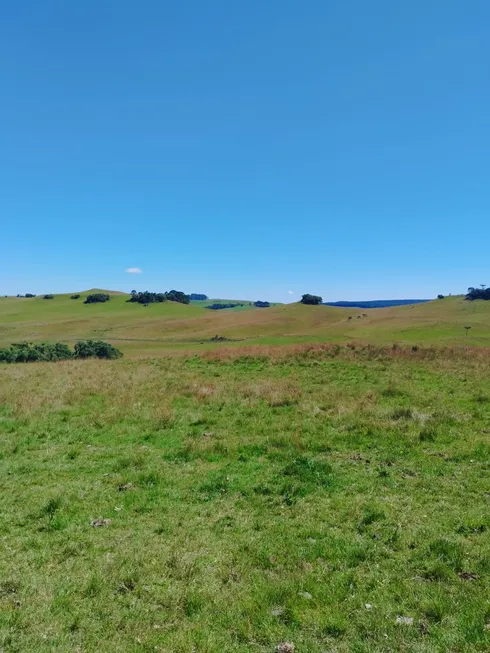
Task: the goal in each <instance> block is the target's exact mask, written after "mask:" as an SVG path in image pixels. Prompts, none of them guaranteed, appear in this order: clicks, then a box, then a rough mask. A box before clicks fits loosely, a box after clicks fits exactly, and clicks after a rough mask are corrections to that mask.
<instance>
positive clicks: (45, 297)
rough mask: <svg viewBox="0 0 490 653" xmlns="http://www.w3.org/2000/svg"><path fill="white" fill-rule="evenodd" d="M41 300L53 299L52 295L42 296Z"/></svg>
mask: <svg viewBox="0 0 490 653" xmlns="http://www.w3.org/2000/svg"><path fill="white" fill-rule="evenodd" d="M43 299H54V295H43Z"/></svg>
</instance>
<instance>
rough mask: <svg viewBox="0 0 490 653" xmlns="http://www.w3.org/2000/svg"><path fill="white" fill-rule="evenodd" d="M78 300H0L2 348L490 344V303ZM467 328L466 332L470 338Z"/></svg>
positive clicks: (141, 350)
mask: <svg viewBox="0 0 490 653" xmlns="http://www.w3.org/2000/svg"><path fill="white" fill-rule="evenodd" d="M96 290H98V291H99V292H109V294H110V295H111V300H110V301H109V302H107V303H105V304H90V305H87V304H84V303H83V300H84V297H86V295H87V294H89V293H91V292H94V291H96ZM80 295H81V297H80V299H78V300H72V299H70V296H71V294H65V295H56V296H55V297H54V298H53V299H50V300H45V299H42V297H35V298H32V299H26V298H17V297H7V298H5V297H3V298H0V346H6V345H8V344H10V343H12V342H17V341H19V340H30V341H42V340H45V341H64V342H68V343H73V342H75V341H76V340H78V339H85V338H97V339H103V340H107V341H109V342H111V343H113V344H115V345H116V346H118V347H119V348H121V349H122V350H123V351H124V352H125V353H127V354H133V355H141V354H148V355H155V354H156V355H158V354H159V353H165V352H168V351H169V350H175V349H182V348H184V349H194V348H195V349H202V348H210V347H217V346H220V343H216V342H213V341H212V340H211V339H212V338H213V337H215V336H216V335H218V336H220V337H222V338H224V339H228V340H230V341H233V343H232V344H233V346H242V345H244V344H267V345H273V344H282V343H300V342H325V341H333V342H348V341H352V340H358V341H363V342H373V343H379V344H381V343H393V342H399V343H401V344H402V343H408V344H435V345H451V344H468V345H470V344H471V345H479V346H490V302H484V301H475V302H468V301H466V300H464V298H463V297H462V296H460V297H448V298H446V299H444V300H434V301H430V302H427V303H419V304H411V305H407V306H396V307H389V308H377V309H353V308H343V307H332V306H325V305H321V306H304V305H303V304H299V303H295V304H286V305H275V306H271V307H270V308H267V309H259V308H253V307H247V310H241V311H239V310H221V311H210V310H208V309H206V308H205V307H204V305H203V304H205V303H202V302H192V303H191V304H190V305H184V304H178V303H174V302H166V303H162V304H151V305H149V306H147V307H145V306H142V305H140V304H131V303H127V301H126V300H127V298H128V295H126V294H124V293H116V292H111V291H103V290H101V289H91V290H90V291H84V292H81V293H80ZM208 301H210V302H212V301H217V300H208ZM222 301H224V300H222ZM227 301H230V300H227ZM349 318H350V319H349ZM465 326H471V330H470V331H469V334H468V335H466V331H465V328H464V327H465Z"/></svg>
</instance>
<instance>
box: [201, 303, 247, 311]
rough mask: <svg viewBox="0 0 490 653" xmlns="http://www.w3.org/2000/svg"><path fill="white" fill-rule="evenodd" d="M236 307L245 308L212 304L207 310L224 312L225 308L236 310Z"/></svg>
mask: <svg viewBox="0 0 490 653" xmlns="http://www.w3.org/2000/svg"><path fill="white" fill-rule="evenodd" d="M235 306H243V304H220V303H216V304H210V305H209V306H206V308H210V309H211V310H212V311H222V310H223V309H225V308H235Z"/></svg>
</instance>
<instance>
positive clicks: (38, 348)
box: [0, 342, 73, 363]
mask: <svg viewBox="0 0 490 653" xmlns="http://www.w3.org/2000/svg"><path fill="white" fill-rule="evenodd" d="M72 356H73V354H72V352H71V351H70V348H69V347H68V346H67V345H65V344H63V343H61V342H57V343H55V344H50V343H47V342H40V343H36V344H34V343H32V342H18V343H14V344H13V345H10V348H9V349H0V361H1V362H4V363H30V362H33V361H60V360H66V359H68V358H72Z"/></svg>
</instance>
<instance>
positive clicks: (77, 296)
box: [70, 295, 80, 299]
mask: <svg viewBox="0 0 490 653" xmlns="http://www.w3.org/2000/svg"><path fill="white" fill-rule="evenodd" d="M70 299H80V295H72V296H71V297H70Z"/></svg>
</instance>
